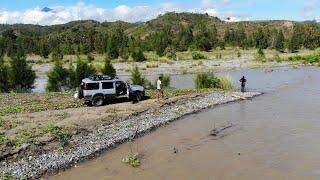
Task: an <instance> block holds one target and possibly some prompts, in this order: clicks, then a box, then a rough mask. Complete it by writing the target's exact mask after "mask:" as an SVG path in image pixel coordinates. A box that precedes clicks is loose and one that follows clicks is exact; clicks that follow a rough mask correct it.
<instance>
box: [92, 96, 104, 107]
mask: <svg viewBox="0 0 320 180" xmlns="http://www.w3.org/2000/svg"><path fill="white" fill-rule="evenodd" d="M103 104H104V98H103V96H95V97H94V98H93V99H92V105H93V106H102V105H103Z"/></svg>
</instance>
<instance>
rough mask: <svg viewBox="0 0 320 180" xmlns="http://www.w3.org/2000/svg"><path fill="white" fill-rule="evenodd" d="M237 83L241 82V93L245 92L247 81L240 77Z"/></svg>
mask: <svg viewBox="0 0 320 180" xmlns="http://www.w3.org/2000/svg"><path fill="white" fill-rule="evenodd" d="M239 81H240V82H241V92H245V87H246V82H247V79H246V78H245V77H244V76H242V78H241V79H240V80H239Z"/></svg>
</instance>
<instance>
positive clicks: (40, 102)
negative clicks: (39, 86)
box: [0, 92, 84, 116]
mask: <svg viewBox="0 0 320 180" xmlns="http://www.w3.org/2000/svg"><path fill="white" fill-rule="evenodd" d="M0 98H1V99H2V104H1V105H0V116H4V115H9V114H19V113H30V112H39V111H47V110H61V109H68V108H78V107H83V106H84V105H83V102H81V101H80V100H75V99H74V98H73V93H72V92H69V93H46V94H32V93H21V94H19V93H10V94H0Z"/></svg>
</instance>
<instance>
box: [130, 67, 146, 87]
mask: <svg viewBox="0 0 320 180" xmlns="http://www.w3.org/2000/svg"><path fill="white" fill-rule="evenodd" d="M130 80H131V82H132V84H135V85H140V86H145V85H146V83H147V80H146V78H145V77H144V76H143V75H142V74H141V72H140V70H139V68H138V66H135V67H134V68H133V69H132V71H131V79H130Z"/></svg>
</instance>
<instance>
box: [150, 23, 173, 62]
mask: <svg viewBox="0 0 320 180" xmlns="http://www.w3.org/2000/svg"><path fill="white" fill-rule="evenodd" d="M170 37H171V31H170V29H169V28H168V27H166V28H164V29H161V30H159V31H158V32H156V33H154V34H153V36H152V40H153V42H152V44H153V48H154V49H155V51H156V53H157V54H158V55H159V56H163V55H164V51H165V49H166V48H167V47H168V46H169V45H170V43H171V40H170Z"/></svg>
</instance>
